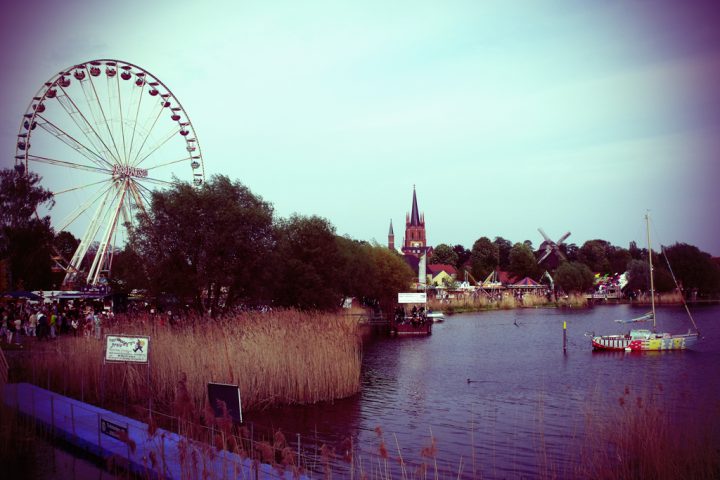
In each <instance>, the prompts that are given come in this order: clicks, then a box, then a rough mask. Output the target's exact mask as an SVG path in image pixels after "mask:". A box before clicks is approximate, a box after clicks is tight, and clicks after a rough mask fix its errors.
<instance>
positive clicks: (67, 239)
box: [53, 230, 80, 261]
mask: <svg viewBox="0 0 720 480" xmlns="http://www.w3.org/2000/svg"><path fill="white" fill-rule="evenodd" d="M78 245H80V239H78V238H76V237H75V235H73V234H72V233H70V232H68V231H65V230H63V231H62V232H58V234H57V235H55V240H54V241H53V246H54V247H55V250H56V251H57V253H58V254H60V255H61V256H62V258H63V259H64V260H65V261H70V259H72V256H73V255H74V254H75V250H77V248H78Z"/></svg>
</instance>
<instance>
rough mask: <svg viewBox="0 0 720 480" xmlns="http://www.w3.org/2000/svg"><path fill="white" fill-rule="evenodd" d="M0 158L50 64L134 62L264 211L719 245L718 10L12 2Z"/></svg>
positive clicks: (661, 4)
mask: <svg viewBox="0 0 720 480" xmlns="http://www.w3.org/2000/svg"><path fill="white" fill-rule="evenodd" d="M14 5H15V6H14V7H8V6H4V7H3V15H2V16H1V17H0V40H1V43H0V49H2V50H1V52H2V53H1V55H2V68H0V86H1V88H0V109H1V110H0V112H1V114H0V151H2V152H5V153H4V155H3V157H2V158H3V159H4V160H3V165H2V166H3V167H6V166H9V165H11V164H12V162H13V160H12V159H13V156H14V151H15V137H16V135H17V132H18V126H19V124H20V120H21V118H22V115H23V113H24V112H25V109H26V108H27V106H28V102H29V101H30V99H31V98H32V96H33V95H34V94H35V92H36V91H37V89H38V88H39V87H40V86H41V85H42V84H43V83H44V82H45V81H47V80H48V79H50V78H51V77H52V76H53V75H54V74H56V73H57V72H58V71H60V70H63V69H66V68H68V67H70V66H72V65H75V64H78V63H82V62H87V61H89V60H93V59H98V58H116V59H120V60H125V61H127V62H131V63H134V64H136V65H139V66H141V67H143V68H145V69H147V70H148V71H149V72H151V73H153V74H154V75H156V76H157V77H158V78H159V79H161V80H162V81H163V82H164V83H165V84H166V85H167V86H168V87H169V88H170V89H171V90H172V91H173V93H174V94H175V95H176V96H177V98H178V99H179V100H180V101H181V102H182V104H183V106H184V107H185V109H186V110H187V112H188V113H189V115H190V117H191V119H192V122H193V125H194V127H195V131H196V133H197V136H198V140H199V142H200V145H201V147H202V153H203V156H204V159H205V169H206V173H207V174H208V175H212V174H220V173H222V174H227V175H229V176H230V177H231V178H233V179H237V180H239V181H241V182H242V183H244V184H245V185H247V186H248V187H249V188H250V189H251V190H252V191H253V192H254V193H256V194H258V195H260V196H262V197H263V198H264V199H265V200H267V201H269V202H271V203H272V204H273V205H274V207H275V209H276V213H277V214H278V215H279V216H288V215H290V214H291V213H293V212H297V213H300V214H303V215H312V214H315V215H320V216H323V217H326V218H327V219H329V220H330V222H331V223H332V224H333V225H335V226H336V228H337V232H338V233H339V234H343V235H349V236H350V237H352V238H356V239H361V240H373V239H375V240H377V241H379V242H380V243H385V242H386V238H387V237H386V235H387V231H388V225H389V222H390V219H392V220H393V223H394V226H395V233H396V235H397V237H399V239H398V241H399V240H400V238H401V237H402V233H403V228H404V221H405V214H406V212H408V211H409V209H410V202H411V199H412V190H413V185H415V186H416V188H417V195H418V201H419V204H420V210H421V211H423V212H424V213H425V218H426V222H427V234H428V241H429V242H430V243H431V244H433V245H436V244H438V243H450V244H457V243H460V244H463V245H465V246H466V247H467V248H470V247H471V246H472V243H473V242H474V241H475V240H476V239H477V238H479V237H481V236H488V237H490V238H493V237H495V236H503V237H505V238H507V239H510V240H511V241H513V242H515V241H523V240H525V239H530V240H532V241H533V243H534V244H535V245H536V246H537V245H538V244H539V243H540V241H541V240H542V239H541V237H540V235H539V234H538V232H537V228H538V227H543V228H544V229H545V231H547V232H548V234H549V235H550V236H553V237H559V236H561V235H562V234H563V233H564V232H566V231H571V232H572V236H571V237H570V238H569V239H568V242H574V243H576V244H578V245H582V243H583V242H584V241H586V240H589V239H593V238H602V239H607V240H609V241H610V242H612V243H613V244H615V245H619V246H623V247H627V245H628V243H629V242H630V241H631V240H637V241H638V243H639V244H641V245H644V243H645V240H644V225H643V223H642V222H643V220H642V218H643V215H644V214H645V211H646V210H650V212H651V215H652V217H653V220H654V235H655V236H656V237H657V239H658V241H661V242H662V243H664V244H670V243H674V242H676V241H681V242H686V243H691V244H694V245H697V246H698V247H700V248H701V249H703V250H705V251H708V252H710V253H712V254H713V255H716V256H720V226H719V224H720V202H719V200H720V193H718V188H717V184H718V173H720V166H719V165H718V158H717V153H716V152H719V151H720V88H718V86H720V28H718V27H717V25H718V24H719V23H718V22H719V21H720V6H718V7H715V8H713V3H711V2H707V3H705V2H698V1H669V0H659V1H632V0H627V1H617V2H615V1H604V2H596V1H575V2H560V1H535V2H524V1H523V2H521V1H517V2H508V1H499V2H492V1H467V2H461V1H443V2H440V1H434V2H422V1H413V2H409V1H408V2H405V1H397V2H387V1H382V2H374V1H363V2H339V1H338V2H330V1H326V2H321V1H317V2H316V1H303V2H297V1H288V2H282V1H257V2H248V1H242V0H237V1H227V2H214V1H207V2H195V1H181V0H174V1H164V0H159V1H154V2H144V1H136V0H127V1H122V2H120V1H107V2H99V1H98V2H90V1H86V0H66V1H62V2H60V1H58V2H51V1H45V2H42V1H39V0H29V1H26V2H15V3H14Z"/></svg>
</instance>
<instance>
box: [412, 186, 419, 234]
mask: <svg viewBox="0 0 720 480" xmlns="http://www.w3.org/2000/svg"><path fill="white" fill-rule="evenodd" d="M410 225H412V226H419V225H420V211H419V210H418V204H417V195H415V185H413V200H412V211H411V213H410Z"/></svg>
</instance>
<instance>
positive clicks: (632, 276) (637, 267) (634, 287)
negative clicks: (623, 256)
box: [625, 260, 650, 292]
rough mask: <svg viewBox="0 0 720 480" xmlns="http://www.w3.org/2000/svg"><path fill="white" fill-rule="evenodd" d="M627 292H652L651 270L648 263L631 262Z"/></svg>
mask: <svg viewBox="0 0 720 480" xmlns="http://www.w3.org/2000/svg"><path fill="white" fill-rule="evenodd" d="M627 281H628V283H627V286H626V287H625V288H626V289H627V290H629V291H632V292H635V291H641V292H646V291H649V290H650V269H649V268H648V262H647V261H643V260H630V261H629V262H628V265H627Z"/></svg>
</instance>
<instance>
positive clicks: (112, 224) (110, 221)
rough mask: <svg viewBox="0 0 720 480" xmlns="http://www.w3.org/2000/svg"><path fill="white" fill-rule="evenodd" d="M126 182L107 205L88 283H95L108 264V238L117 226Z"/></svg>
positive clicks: (125, 192)
mask: <svg viewBox="0 0 720 480" xmlns="http://www.w3.org/2000/svg"><path fill="white" fill-rule="evenodd" d="M128 183H129V181H127V180H126V181H124V182H122V183H121V184H120V186H119V187H118V188H117V189H116V191H115V195H114V196H113V197H112V198H111V201H110V203H109V205H108V209H107V211H106V216H105V221H104V223H105V225H106V227H105V232H104V233H103V236H102V237H101V239H100V246H99V248H98V251H97V253H96V254H95V258H94V259H93V262H92V265H91V266H90V270H89V271H88V276H87V282H88V283H91V284H97V283H98V281H99V279H100V273H101V272H102V271H103V270H105V269H104V268H103V267H105V266H106V265H108V264H109V263H110V261H111V260H110V258H111V256H112V254H110V255H109V254H108V248H110V250H112V247H110V239H111V238H112V236H113V233H114V232H115V229H116V227H117V222H118V218H119V217H120V211H121V210H122V206H123V203H124V200H125V196H126V194H127V190H128Z"/></svg>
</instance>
